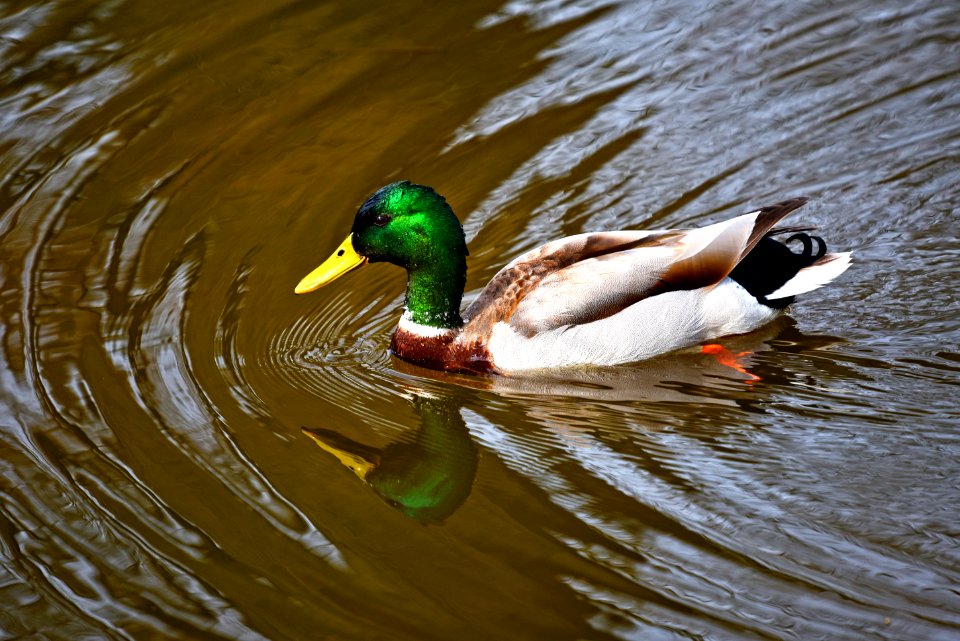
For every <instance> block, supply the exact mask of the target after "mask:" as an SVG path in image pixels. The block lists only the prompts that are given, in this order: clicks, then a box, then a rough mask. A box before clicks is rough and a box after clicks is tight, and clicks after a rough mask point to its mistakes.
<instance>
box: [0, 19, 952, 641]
mask: <svg viewBox="0 0 960 641" xmlns="http://www.w3.org/2000/svg"><path fill="white" fill-rule="evenodd" d="M958 114H960V9H958V5H957V4H956V3H955V2H934V1H930V2H910V3H903V2H873V1H868V0H854V1H852V2H846V3H827V2H814V3H793V2H779V3H778V2H769V3H752V4H749V3H743V2H735V3H717V4H716V6H715V7H713V8H709V9H708V8H704V4H703V3H699V2H661V3H616V2H609V1H598V2H576V3H574V2H564V1H563V0H552V1H548V2H544V3H540V4H537V3H533V2H528V1H526V0H516V1H510V2H507V3H505V4H500V3H498V2H494V1H490V2H485V1H484V2H474V3H470V5H469V6H463V5H457V6H456V8H454V6H453V5H449V4H436V3H417V2H408V1H405V2H385V3H379V4H378V5H374V4H371V3H359V2H358V3H319V2H304V1H299V2H296V1H291V2H276V1H270V2H264V1H262V0H260V1H257V2H239V1H236V0H234V1H231V2H181V1H180V0H167V1H165V2H148V1H145V0H142V1H132V0H131V1H122V0H114V1H109V2H93V1H84V0H59V1H57V2H17V1H8V2H0V122H2V128H0V170H2V171H0V181H2V182H0V282H2V292H0V338H2V342H0V346H2V349H0V448H2V457H0V557H2V561H3V563H2V567H0V637H2V638H3V639H70V640H76V639H137V640H139V639H166V638H180V639H214V638H218V639H321V638H322V639H411V640H422V639H571V640H572V639H615V638H625V639H642V640H648V639H650V640H659V639H689V638H694V639H699V638H708V639H804V640H806V639H957V638H960V516H958V515H960V403H958V401H957V397H956V394H957V393H958V391H960V389H958V382H960V377H958V371H960V348H958V343H960V313H958V311H960V309H958V304H957V293H956V292H957V289H956V288H957V284H956V283H957V276H958V273H960V271H958V266H960V242H958V240H957V229H958V216H957V213H956V212H957V209H958V206H960V166H958V160H960V115H958ZM400 178H409V179H412V180H415V181H418V182H424V183H427V184H430V185H433V186H435V187H436V188H437V189H438V190H440V191H441V192H442V193H444V194H445V195H447V197H448V199H449V200H450V202H451V203H452V204H453V206H454V208H455V210H456V211H457V212H458V214H459V215H460V217H461V218H462V219H463V220H464V223H465V227H466V229H467V234H468V238H469V240H470V249H471V256H470V267H471V271H470V274H469V282H468V289H469V292H470V293H474V294H475V293H476V291H477V290H478V289H479V288H480V287H481V286H482V285H483V284H484V283H485V282H486V281H487V280H488V279H489V278H490V277H491V276H492V275H493V273H495V271H496V270H497V269H498V267H499V266H500V265H502V264H503V263H504V262H506V261H507V260H508V259H509V258H510V257H512V256H513V255H515V254H516V253H518V252H520V251H523V250H526V249H529V248H532V247H535V246H536V245H538V244H541V243H543V242H545V241H547V240H550V239H553V238H556V237H559V236H562V235H567V234H572V233H577V232H581V231H588V230H598V229H617V228H644V227H671V226H686V225H699V224H703V223H707V222H712V221H716V220H719V219H721V218H723V217H725V216H729V215H733V214H737V213H742V212H745V211H749V209H750V208H751V207H755V206H759V205H764V204H768V203H770V202H773V201H776V200H779V199H782V198H785V197H789V196H794V195H800V194H803V195H807V196H809V197H810V198H811V202H810V204H809V205H807V206H806V207H805V208H804V209H803V210H802V212H801V214H802V215H800V216H797V217H795V220H797V221H803V222H809V223H814V224H818V225H820V226H821V227H822V229H823V234H824V235H825V236H826V237H827V238H828V240H829V242H830V244H831V246H832V247H833V248H834V249H837V250H851V249H852V250H855V252H856V254H855V256H856V263H855V265H854V268H853V269H851V271H850V272H848V273H847V274H845V275H844V276H843V277H842V278H841V279H840V281H839V282H838V283H836V284H835V285H834V286H831V287H829V288H826V289H823V290H821V291H819V292H817V293H815V294H813V295H807V296H805V297H804V298H803V299H802V300H801V301H800V302H798V304H797V305H796V307H795V309H793V310H792V311H791V313H790V315H789V316H788V317H786V318H784V319H782V320H781V321H780V322H777V323H774V324H772V325H771V326H769V327H765V328H763V329H761V330H760V331H757V332H755V333H754V334H751V335H748V336H742V337H737V338H735V339H728V340H725V341H722V343H723V345H724V346H725V347H726V348H727V349H729V350H730V351H731V352H733V353H734V354H741V353H743V354H741V355H740V356H739V366H740V367H741V368H742V370H743V371H739V370H737V369H735V368H732V367H728V366H725V365H723V364H722V363H720V362H719V361H718V360H717V359H716V358H714V357H713V356H710V355H706V354H701V353H699V352H697V351H696V350H691V351H690V352H688V353H681V354H672V355H668V356H665V357H662V358H659V359H656V360H654V361H650V362H646V363H641V364H638V365H635V366H630V367H620V368H612V369H608V370H600V371H592V372H578V373H569V374H564V375H558V376H557V378H556V379H555V380H517V379H514V380H496V379H481V378H469V377H462V376H461V377H455V376H446V375H440V374H433V373H429V372H424V371H421V370H417V369H416V368H412V367H411V366H408V365H405V364H403V363H401V362H398V361H396V360H394V359H392V358H391V357H390V356H389V355H388V354H387V352H386V348H387V345H388V342H389V336H390V331H391V329H392V327H393V326H394V324H395V323H396V320H397V318H398V316H399V310H400V306H401V304H402V286H403V275H402V273H401V272H400V270H398V269H396V268H392V267H388V266H382V265H377V266H373V267H367V268H365V269H364V270H360V271H358V272H356V273H354V274H351V275H349V276H348V277H346V278H344V279H342V280H341V281H338V282H337V283H335V284H334V285H331V286H330V287H328V288H326V289H324V290H322V291H320V292H318V293H316V294H313V295H311V296H308V297H295V296H294V295H293V293H292V292H293V287H294V285H295V284H296V282H297V280H298V279H299V278H300V277H301V276H302V275H304V274H305V273H306V272H307V271H308V270H309V269H311V268H312V267H314V266H315V265H316V264H317V263H318V261H319V260H321V259H323V258H324V257H325V256H326V255H327V253H328V252H329V251H330V250H331V249H332V248H334V247H335V246H336V245H337V244H338V243H339V242H340V240H342V238H343V237H344V236H345V235H346V233H347V231H348V229H349V225H350V222H351V220H352V217H353V214H354V212H355V211H356V207H357V206H358V205H359V203H360V202H361V201H362V200H363V199H364V198H365V197H366V196H367V195H368V194H369V193H370V192H371V191H372V190H373V189H375V188H377V187H379V186H380V185H382V184H385V183H387V182H390V181H393V180H397V179H400ZM301 428H308V430H309V431H303V430H302V429H301ZM338 456H339V459H338ZM340 459H342V462H343V463H346V464H348V465H352V466H353V467H356V468H358V470H361V471H363V470H364V469H366V468H369V467H370V463H369V462H368V463H365V462H364V461H372V462H373V463H374V464H375V469H373V470H372V471H369V470H368V474H367V475H366V481H365V482H364V481H362V480H361V479H360V478H358V477H357V476H356V475H355V474H354V473H353V472H352V471H351V470H350V469H349V468H348V467H347V466H346V465H343V464H341V460H340ZM364 466H366V468H365V467H364Z"/></svg>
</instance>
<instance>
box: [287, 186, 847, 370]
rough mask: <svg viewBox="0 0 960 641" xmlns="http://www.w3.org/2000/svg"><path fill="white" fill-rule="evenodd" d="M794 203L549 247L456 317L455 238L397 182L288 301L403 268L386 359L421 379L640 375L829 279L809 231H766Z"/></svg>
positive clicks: (461, 258) (740, 328)
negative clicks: (426, 372) (378, 270)
mask: <svg viewBox="0 0 960 641" xmlns="http://www.w3.org/2000/svg"><path fill="white" fill-rule="evenodd" d="M805 202H806V199H805V198H793V199H790V200H785V201H783V202H780V203H777V204H775V205H771V206H768V207H762V208H760V209H757V210H756V211H752V212H750V213H748V214H743V215H742V216H737V217H735V218H731V219H729V220H726V221H723V222H719V223H715V224H713V225H708V226H706V227H700V228H696V229H663V230H649V231H609V232H590V233H584V234H577V235H575V236H569V237H567V238H561V239H559V240H554V241H552V242H549V243H547V244H546V245H543V246H541V247H539V248H537V249H533V250H531V251H528V252H526V253H524V254H522V255H520V256H518V257H517V258H515V259H513V260H512V261H511V262H510V263H508V264H507V265H506V266H505V267H504V268H503V269H501V270H500V271H499V272H498V273H497V274H496V275H495V276H494V277H493V279H492V280H491V281H490V282H489V283H488V284H487V286H486V287H484V288H483V290H482V291H481V292H480V294H479V296H477V297H476V299H474V300H473V302H471V303H470V305H469V306H468V307H467V308H466V310H465V311H464V312H463V313H461V310H460V306H461V301H462V298H463V289H464V285H465V283H466V274H467V265H466V257H467V253H468V252H467V245H466V240H465V237H464V233H463V227H462V226H461V224H460V221H459V220H458V219H457V217H456V216H455V215H454V213H453V210H452V209H451V207H450V205H449V204H448V203H447V201H446V199H445V198H444V197H443V196H441V195H440V194H438V193H437V192H436V191H434V190H433V189H432V188H430V187H427V186H424V185H417V184H413V183H410V182H407V181H402V182H396V183H392V184H390V185H387V186H385V187H383V188H381V189H380V190H378V191H377V192H376V193H374V194H373V195H372V196H370V197H369V198H368V199H367V200H366V202H364V203H363V205H361V207H360V209H359V210H358V211H357V214H356V217H355V218H354V221H353V227H352V229H351V230H350V234H349V235H348V236H347V238H346V240H344V241H343V243H342V244H341V245H340V246H339V247H338V248H337V249H336V250H335V251H334V252H333V254H332V255H331V256H330V257H329V258H328V259H327V260H326V261H325V262H324V263H323V264H321V265H320V266H319V267H317V268H316V269H314V270H313V271H312V272H310V273H309V274H308V275H307V276H305V277H304V278H303V279H302V280H301V281H300V283H299V284H298V285H297V286H296V289H295V292H296V293H297V294H303V293H306V292H311V291H313V290H315V289H317V288H319V287H321V286H323V285H326V284H327V283H330V282H331V281H333V280H335V279H337V278H339V277H341V276H343V275H344V274H346V273H347V272H349V271H351V270H353V269H356V268H357V267H360V266H361V265H365V264H366V263H375V262H389V263H393V264H394V265H399V266H400V267H403V268H404V269H405V270H406V271H407V292H406V303H405V309H404V312H403V315H402V316H401V318H400V322H399V325H398V327H397V329H396V331H395V332H394V334H393V338H392V340H391V343H390V349H391V351H392V352H393V353H394V354H395V355H396V356H398V357H400V358H402V359H404V360H407V361H410V362H412V363H416V364H418V365H421V366H424V367H428V368H432V369H439V370H447V371H454V372H465V373H498V374H510V373H516V372H523V371H529V370H538V369H546V368H557V367H567V366H581V365H615V364H619V363H628V362H633V361H640V360H643V359H646V358H650V357H652V356H655V355H657V354H662V353H665V352H669V351H673V350H676V349H680V348H684V347H690V346H693V345H697V344H699V343H702V342H704V341H708V340H712V339H716V338H719V337H721V336H726V335H731V334H743V333H746V332H749V331H751V330H753V329H756V328H757V327H760V326H761V325H763V324H764V323H766V322H768V321H770V320H772V319H773V318H774V317H776V316H777V315H778V314H780V313H781V312H782V311H783V310H784V308H786V307H787V306H788V305H789V304H790V303H792V302H793V300H794V297H795V296H796V295H798V294H803V293H806V292H809V291H811V290H814V289H817V288H818V287H821V286H823V285H825V284H827V283H829V282H830V281H832V280H833V279H834V278H836V277H837V276H839V275H840V274H842V273H843V272H844V271H845V270H846V269H847V267H848V266H849V265H850V253H849V252H839V253H827V251H826V243H825V242H824V241H823V239H822V238H820V237H818V236H811V235H810V234H808V233H806V232H808V231H810V230H811V228H801V227H793V228H787V229H777V228H776V227H775V225H776V224H777V223H778V222H779V221H780V220H782V219H783V218H784V217H785V216H787V214H789V213H790V212H792V211H794V210H795V209H797V208H798V207H800V206H801V205H803V204H804V203H805ZM787 233H789V234H791V235H790V236H789V237H788V238H786V240H785V241H784V242H780V241H779V240H777V239H776V238H775V236H777V235H779V234H787ZM789 243H799V245H800V249H799V251H797V252H794V251H792V250H791V249H790V247H788V244H789Z"/></svg>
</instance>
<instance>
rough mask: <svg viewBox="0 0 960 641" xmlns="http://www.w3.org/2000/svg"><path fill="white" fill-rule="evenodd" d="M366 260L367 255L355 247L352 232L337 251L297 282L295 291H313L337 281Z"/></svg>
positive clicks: (301, 292)
mask: <svg viewBox="0 0 960 641" xmlns="http://www.w3.org/2000/svg"><path fill="white" fill-rule="evenodd" d="M366 262H367V259H366V257H365V256H361V255H360V254H358V253H357V250H355V249H354V248H353V234H350V235H349V236H347V239H346V240H345V241H343V242H342V243H340V246H339V247H337V249H336V251H334V252H333V254H331V255H330V258H328V259H326V260H325V261H323V264H322V265H320V266H319V267H317V268H316V269H315V270H313V271H312V272H310V273H309V274H307V275H306V276H304V277H303V280H301V281H300V282H299V283H298V284H297V287H296V289H294V290H293V291H294V293H296V294H306V293H307V292H312V291H313V290H315V289H318V288H320V287H323V286H324V285H326V284H327V283H331V282H333V281H335V280H336V279H338V278H340V277H341V276H343V275H344V274H346V273H347V272H348V271H351V270H353V269H356V268H357V267H359V266H360V265H363V264H364V263H366Z"/></svg>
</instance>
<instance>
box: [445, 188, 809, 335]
mask: <svg viewBox="0 0 960 641" xmlns="http://www.w3.org/2000/svg"><path fill="white" fill-rule="evenodd" d="M805 202H806V199H805V198H794V199H791V200H786V201H783V202H780V203H777V204H775V205H771V206H769V207H764V208H762V209H760V210H759V211H758V213H757V215H756V216H755V218H754V219H753V221H752V227H751V228H750V229H749V232H748V231H747V229H745V228H744V227H743V224H747V225H749V224H750V221H749V220H745V221H744V223H743V224H739V225H738V224H728V225H727V226H726V227H725V228H724V230H723V231H722V232H721V233H719V234H718V235H717V236H716V237H715V238H713V239H711V240H710V241H709V242H708V243H707V244H706V245H705V246H703V247H702V248H700V249H698V250H697V251H696V252H695V253H693V254H692V255H689V256H687V257H685V258H682V259H681V260H675V261H674V260H664V261H663V262H662V263H661V264H657V262H656V261H654V263H653V264H647V265H646V267H647V269H646V270H640V269H638V270H636V271H635V272H634V273H632V274H630V275H629V278H624V277H623V276H624V275H623V274H622V273H620V272H619V271H616V270H615V274H614V277H613V278H611V279H607V280H605V281H603V285H602V286H601V285H598V284H593V283H591V282H589V280H590V277H591V275H593V274H594V273H595V272H601V273H602V272H603V269H604V263H605V262H606V261H608V260H609V261H618V260H621V259H623V260H629V257H628V256H627V254H629V253H631V250H636V249H640V248H649V247H661V248H670V249H674V250H676V252H677V254H682V253H683V249H684V236H685V233H686V232H685V231H683V230H667V231H656V232H649V233H646V234H642V235H640V236H637V235H636V234H639V233H640V232H626V233H617V232H614V233H597V234H582V235H579V236H573V237H571V238H569V239H563V240H561V241H554V242H553V243H548V244H547V245H544V246H543V247H541V248H540V249H539V250H534V251H532V252H529V253H527V254H525V255H523V256H521V257H520V258H518V259H517V260H515V261H514V262H512V263H511V264H509V265H507V267H505V268H504V269H502V270H501V271H500V272H498V273H497V275H496V276H494V278H493V279H492V280H491V281H490V283H489V284H488V285H487V286H486V287H485V288H484V289H483V291H482V292H481V293H480V296H479V297H478V298H477V299H476V300H475V301H474V302H473V303H472V304H471V305H470V306H469V307H468V309H467V311H466V314H465V315H466V317H467V319H468V322H467V325H466V327H465V328H464V334H465V335H466V336H470V337H478V336H480V337H483V336H487V335H489V333H490V331H491V330H492V328H493V325H494V324H495V323H497V322H499V321H506V322H509V323H510V325H511V326H512V327H513V328H514V329H515V330H516V331H517V332H519V333H521V334H523V335H527V336H531V335H533V334H536V333H537V332H541V331H544V330H547V329H550V328H553V327H559V326H562V325H574V324H578V323H584V322H589V321H592V320H597V319H600V318H605V317H608V316H611V315H613V314H616V313H617V312H620V311H622V310H623V309H625V308H627V307H629V306H630V305H633V304H634V303H637V302H639V301H640V300H643V299H644V298H648V297H650V296H654V295H657V294H661V293H664V292H668V291H675V290H681V289H698V288H701V287H707V286H710V285H714V284H716V283H719V282H720V281H722V280H723V279H724V278H726V277H727V276H728V275H729V274H730V272H731V271H733V269H734V267H736V266H737V263H739V262H740V260H742V259H743V257H744V256H746V255H747V254H748V253H750V251H751V250H752V249H753V247H754V246H755V245H756V244H757V243H758V242H759V241H760V239H761V238H763V236H765V235H766V234H767V233H769V232H770V231H771V229H773V227H774V225H776V224H777V222H779V221H780V220H781V219H783V218H784V217H785V216H786V215H787V214H789V213H790V212H792V211H794V210H795V209H797V208H798V207H800V206H801V205H803V204H804V203H805ZM687 251H689V248H687ZM594 280H595V282H596V283H599V282H600V281H601V279H594ZM575 287H579V288H581V291H586V292H587V295H586V296H583V297H578V296H574V295H573V294H574V293H575V292H574V291H572V290H573V289H574V288H575ZM538 288H542V289H538ZM554 289H555V291H556V292H557V294H558V296H557V297H552V292H553V291H554ZM534 290H537V295H536V296H534V297H533V300H534V301H535V302H536V303H538V304H533V303H531V304H526V303H525V304H524V306H523V308H521V303H522V302H523V301H524V299H525V298H527V297H528V295H530V293H531V292H532V291H534ZM563 296H565V297H566V298H565V299H564V300H562V301H559V304H556V305H551V306H550V310H549V312H547V311H544V310H543V309H542V308H543V307H546V306H547V304H546V303H545V302H546V301H551V302H553V301H555V300H556V298H558V297H563ZM568 300H569V304H566V303H567V302H568ZM518 308H521V309H519V311H518Z"/></svg>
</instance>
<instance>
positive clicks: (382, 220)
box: [373, 214, 390, 227]
mask: <svg viewBox="0 0 960 641" xmlns="http://www.w3.org/2000/svg"><path fill="white" fill-rule="evenodd" d="M389 222H390V216H387V215H386V214H377V217H376V218H374V219H373V224H374V225H376V226H377V227H383V226H384V225H386V224H387V223H389Z"/></svg>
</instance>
